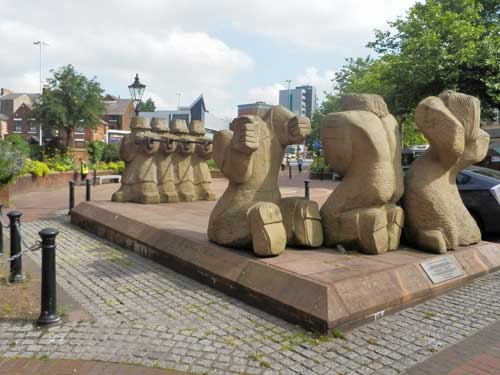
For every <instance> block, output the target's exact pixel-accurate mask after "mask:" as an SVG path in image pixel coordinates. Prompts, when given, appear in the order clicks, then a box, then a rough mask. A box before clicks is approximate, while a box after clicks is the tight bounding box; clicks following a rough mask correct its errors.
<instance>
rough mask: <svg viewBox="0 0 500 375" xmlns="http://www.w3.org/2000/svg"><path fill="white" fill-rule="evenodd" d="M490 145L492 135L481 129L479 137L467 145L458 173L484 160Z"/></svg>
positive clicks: (458, 164) (458, 165)
mask: <svg viewBox="0 0 500 375" xmlns="http://www.w3.org/2000/svg"><path fill="white" fill-rule="evenodd" d="M489 144H490V135H489V134H488V133H486V132H485V131H484V130H482V129H479V131H478V135H477V137H476V138H475V139H473V140H469V141H468V142H466V143H465V151H464V153H463V155H462V157H461V158H460V160H459V161H458V163H457V166H456V171H457V172H460V171H461V170H462V169H464V168H466V167H468V166H469V165H472V164H474V163H477V162H479V161H481V160H483V159H484V158H485V156H486V154H487V153H488V146H489Z"/></svg>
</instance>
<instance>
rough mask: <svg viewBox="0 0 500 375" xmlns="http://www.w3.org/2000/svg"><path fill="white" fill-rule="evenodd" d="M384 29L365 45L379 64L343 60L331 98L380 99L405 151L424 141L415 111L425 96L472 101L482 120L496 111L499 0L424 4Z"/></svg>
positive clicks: (367, 60) (368, 60) (499, 89)
mask: <svg viewBox="0 0 500 375" xmlns="http://www.w3.org/2000/svg"><path fill="white" fill-rule="evenodd" d="M389 26H390V29H389V30H388V31H380V30H377V31H376V32H375V40H374V41H373V42H371V43H368V47H370V48H372V49H373V50H374V52H375V53H376V54H377V55H378V58H376V59H374V58H371V57H367V58H364V59H363V58H357V59H347V60H346V64H345V65H344V66H343V68H342V69H341V70H340V71H339V72H338V73H337V74H336V87H335V89H336V95H335V96H343V95H345V94H349V93H363V92H364V93H377V94H380V95H382V96H383V97H384V99H385V101H386V103H387V105H388V107H389V110H390V111H391V113H393V114H394V115H395V116H396V118H397V120H398V122H399V123H400V124H404V134H405V139H404V143H405V145H406V146H408V145H412V144H416V143H421V142H423V141H424V138H423V136H422V135H421V133H420V132H419V131H418V129H416V127H415V122H414V111H415V108H416V106H417V105H418V103H419V102H420V101H421V100H422V99H424V98H425V97H427V96H430V95H437V94H439V93H440V92H441V91H443V90H446V89H453V90H457V91H461V92H464V93H466V94H470V95H474V96H477V97H479V99H480V100H481V105H482V107H483V116H484V117H490V115H491V109H492V108H495V107H499V106H500V38H499V37H498V35H500V2H498V0H427V1H426V2H425V3H423V2H419V3H416V4H415V5H414V6H413V7H411V8H410V9H409V11H408V13H407V14H406V16H405V17H401V18H398V19H397V20H396V21H393V22H389ZM332 97H333V96H330V97H328V98H327V99H326V100H331V99H332Z"/></svg>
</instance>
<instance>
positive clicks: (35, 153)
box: [29, 143, 43, 161]
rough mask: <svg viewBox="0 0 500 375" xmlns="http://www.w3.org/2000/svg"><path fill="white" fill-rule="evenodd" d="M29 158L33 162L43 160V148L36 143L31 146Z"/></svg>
mask: <svg viewBox="0 0 500 375" xmlns="http://www.w3.org/2000/svg"><path fill="white" fill-rule="evenodd" d="M29 157H30V159H31V160H40V161H41V160H43V146H40V145H39V144H36V143H32V144H30V153H29Z"/></svg>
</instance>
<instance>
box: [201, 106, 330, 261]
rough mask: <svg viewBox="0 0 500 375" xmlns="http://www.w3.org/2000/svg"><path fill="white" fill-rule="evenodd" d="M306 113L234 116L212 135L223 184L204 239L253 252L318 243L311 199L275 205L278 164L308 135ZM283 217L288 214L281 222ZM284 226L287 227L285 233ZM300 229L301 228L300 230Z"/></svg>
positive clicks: (315, 208) (317, 223)
mask: <svg viewBox="0 0 500 375" xmlns="http://www.w3.org/2000/svg"><path fill="white" fill-rule="evenodd" d="M310 132H311V125H310V122H309V120H308V119H307V118H305V117H297V116H295V115H294V114H293V113H291V112H290V111H288V110H287V109H285V108H284V107H281V106H275V107H273V108H271V109H270V110H269V111H268V112H267V113H266V114H265V115H264V117H263V118H261V117H259V116H240V117H238V118H236V119H234V120H233V122H232V123H231V125H230V130H223V131H221V132H219V133H217V134H216V135H215V137H214V159H215V162H216V163H217V165H218V166H219V168H221V171H222V173H223V174H224V176H226V177H227V179H228V180H229V186H228V188H227V189H226V191H225V192H224V194H223V195H222V197H221V198H220V199H219V201H218V202H217V204H216V206H215V208H214V210H213V211H212V213H211V215H210V220H209V224H208V238H209V239H210V240H211V241H213V242H216V243H218V244H220V245H224V246H229V247H237V248H253V251H254V253H255V254H257V255H261V256H270V255H277V254H280V253H282V252H283V251H284V249H285V247H286V244H287V241H293V243H294V244H297V245H305V246H320V245H321V242H322V240H323V237H322V231H321V223H320V217H319V210H318V206H317V204H316V202H312V201H309V200H306V199H304V198H295V202H289V201H290V198H288V201H287V202H285V203H284V204H283V205H282V206H281V207H280V202H282V200H281V194H280V191H279V188H278V175H279V170H280V164H281V161H282V159H283V156H284V153H285V147H286V146H287V145H290V144H298V143H302V142H303V141H304V139H305V137H306V136H307V135H308V134H310ZM283 217H285V218H287V219H288V218H293V222H292V223H288V224H287V225H286V226H285V224H284V222H283ZM287 230H288V232H287ZM304 232H306V233H304Z"/></svg>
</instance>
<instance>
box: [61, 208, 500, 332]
mask: <svg viewBox="0 0 500 375" xmlns="http://www.w3.org/2000/svg"><path fill="white" fill-rule="evenodd" d="M214 204H215V202H207V201H198V202H193V203H178V204H158V205H149V206H147V205H139V204H133V203H115V202H107V201H101V202H85V203H82V204H80V205H79V206H78V207H76V208H75V209H74V210H73V211H72V213H71V221H72V223H74V224H76V225H78V226H80V227H82V228H84V229H86V230H89V231H91V232H93V233H95V234H97V235H98V236H101V237H104V238H106V239H108V240H111V241H112V242H115V243H117V244H119V245H122V246H125V247H127V248H129V249H131V250H133V251H135V252H137V253H139V254H141V255H143V256H146V257H148V258H151V259H153V260H155V261H158V262H160V263H162V264H164V265H166V266H168V267H170V268H172V269H174V270H176V271H178V272H181V273H184V274H186V275H188V276H191V277H193V278H196V279H197V280H200V281H201V282H203V283H206V284H208V285H210V286H212V287H214V288H217V289H220V290H222V291H224V292H226V293H227V294H229V295H231V296H234V297H236V298H239V299H242V300H244V301H246V302H248V303H250V304H253V305H255V306H257V307H260V308H262V309H264V310H266V311H268V312H270V313H273V314H276V315H278V316H280V317H282V318H284V319H286V320H288V321H291V322H293V323H297V324H300V325H302V326H303V327H305V328H307V329H311V330H315V331H320V332H327V331H330V330H332V329H333V328H337V327H339V326H344V327H345V326H346V325H351V324H356V323H359V322H362V321H367V320H371V319H376V318H378V317H381V316H383V315H384V314H386V313H388V312H390V311H394V310H396V309H400V308H402V307H404V306H408V305H410V304H414V303H416V302H420V301H422V300H423V299H425V298H429V297H433V296H435V295H436V294H439V293H442V292H444V291H446V290H449V289H451V288H454V287H457V286H460V285H463V284H464V283H465V282H468V281H469V280H471V279H473V278H475V277H478V276H480V275H483V274H485V273H487V272H491V271H494V270H496V269H499V268H500V245H498V244H495V243H490V242H481V243H479V244H477V245H474V246H468V247H464V248H461V249H459V250H457V251H453V252H448V254H447V255H450V256H451V257H453V258H454V259H455V260H456V263H457V264H458V265H459V267H460V268H461V269H462V270H463V273H464V274H463V276H459V277H456V278H454V279H451V280H448V281H445V282H441V283H437V284H433V283H432V281H431V280H430V278H429V277H428V276H427V274H426V273H425V272H424V270H423V269H422V267H421V265H420V263H421V262H423V261H427V260H430V259H433V258H438V257H439V256H438V255H435V254H429V253H424V252H419V251H415V250H412V249H409V248H401V249H400V250H398V251H395V252H391V253H387V254H383V255H377V256H370V255H363V254H360V253H357V252H347V253H345V254H341V253H339V252H337V251H334V250H332V249H326V248H321V249H316V250H302V249H292V248H289V249H287V250H286V251H285V253H284V254H282V255H280V256H278V257H275V258H265V259H259V258H256V257H254V256H253V254H252V253H251V252H246V251H242V250H233V249H227V248H224V247H221V246H218V245H215V244H213V243H210V242H209V241H208V240H207V236H206V228H207V224H208V216H209V213H210V211H211V210H212V208H213V206H214Z"/></svg>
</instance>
